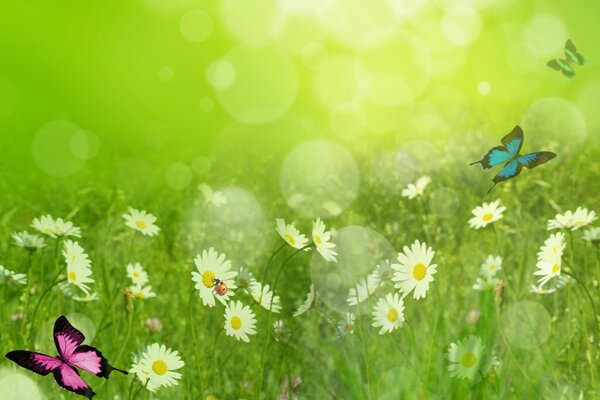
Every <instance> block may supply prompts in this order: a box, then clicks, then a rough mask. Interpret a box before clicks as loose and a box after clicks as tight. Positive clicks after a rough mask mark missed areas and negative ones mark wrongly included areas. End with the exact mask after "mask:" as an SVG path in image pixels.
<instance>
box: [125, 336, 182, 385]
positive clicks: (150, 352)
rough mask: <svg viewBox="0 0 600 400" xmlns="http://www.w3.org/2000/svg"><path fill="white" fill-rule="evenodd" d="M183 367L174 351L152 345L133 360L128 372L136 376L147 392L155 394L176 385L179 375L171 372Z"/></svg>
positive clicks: (155, 344) (162, 346) (163, 346)
mask: <svg viewBox="0 0 600 400" xmlns="http://www.w3.org/2000/svg"><path fill="white" fill-rule="evenodd" d="M184 365H185V363H184V362H183V361H182V360H181V357H179V354H178V353H177V352H176V351H172V350H171V349H168V348H167V347H166V346H165V345H160V344H158V343H154V344H151V345H150V346H148V347H147V348H146V350H145V351H144V353H142V355H141V357H139V358H138V359H137V360H135V362H134V364H133V365H132V366H131V369H130V370H129V372H131V373H134V374H136V376H137V377H138V379H139V380H140V382H141V383H142V384H143V385H146V388H147V389H148V390H149V391H151V392H155V391H156V390H157V389H159V388H160V387H162V386H172V385H176V384H177V381H178V380H179V379H180V378H181V374H180V373H179V372H173V371H176V370H178V369H180V368H183V366H184Z"/></svg>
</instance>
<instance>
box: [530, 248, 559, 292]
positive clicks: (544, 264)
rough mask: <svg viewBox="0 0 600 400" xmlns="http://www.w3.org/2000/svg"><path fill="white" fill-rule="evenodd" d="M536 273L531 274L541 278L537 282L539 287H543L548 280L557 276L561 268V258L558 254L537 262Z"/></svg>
mask: <svg viewBox="0 0 600 400" xmlns="http://www.w3.org/2000/svg"><path fill="white" fill-rule="evenodd" d="M536 267H537V271H535V272H534V273H533V274H534V275H538V276H541V278H540V279H539V280H538V282H539V284H540V286H543V285H545V284H546V283H547V282H548V281H549V280H550V279H552V278H554V277H556V276H559V275H560V272H561V267H562V257H561V256H560V255H558V254H555V255H552V256H549V257H547V258H542V259H540V260H538V262H537V264H536Z"/></svg>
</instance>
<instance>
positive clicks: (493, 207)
mask: <svg viewBox="0 0 600 400" xmlns="http://www.w3.org/2000/svg"><path fill="white" fill-rule="evenodd" d="M505 210H506V207H503V206H500V200H496V201H493V202H491V203H483V204H482V205H480V206H477V207H475V208H474V209H473V210H472V211H471V212H472V213H473V215H474V217H473V218H471V219H470V220H469V225H470V226H471V228H475V229H479V228H485V227H486V226H488V224H491V223H492V222H495V221H498V220H499V219H501V218H502V213H503V212H504V211H505Z"/></svg>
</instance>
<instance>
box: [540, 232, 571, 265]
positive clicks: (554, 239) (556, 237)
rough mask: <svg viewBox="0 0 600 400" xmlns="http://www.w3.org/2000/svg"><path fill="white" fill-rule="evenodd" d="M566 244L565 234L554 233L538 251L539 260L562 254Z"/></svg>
mask: <svg viewBox="0 0 600 400" xmlns="http://www.w3.org/2000/svg"><path fill="white" fill-rule="evenodd" d="M566 246H567V242H566V241H565V234H564V233H561V232H559V233H553V234H552V235H550V237H549V238H548V239H546V240H545V241H544V244H543V245H542V246H541V247H540V250H539V251H538V253H537V257H538V260H542V259H546V258H550V257H553V256H555V255H557V254H559V255H561V256H562V254H563V252H564V250H565V247H566Z"/></svg>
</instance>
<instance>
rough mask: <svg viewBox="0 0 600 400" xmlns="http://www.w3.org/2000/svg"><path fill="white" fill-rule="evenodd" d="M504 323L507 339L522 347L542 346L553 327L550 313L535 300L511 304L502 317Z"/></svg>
mask: <svg viewBox="0 0 600 400" xmlns="http://www.w3.org/2000/svg"><path fill="white" fill-rule="evenodd" d="M502 324H503V327H502V329H503V330H504V334H505V335H506V339H507V340H508V341H509V342H510V343H511V345H513V346H516V347H519V348H522V349H534V348H537V347H540V346H542V345H543V344H544V342H546V340H547V339H548V337H550V333H551V329H552V326H551V325H552V320H551V317H550V314H549V313H548V311H546V309H545V308H544V306H542V305H541V304H539V303H536V302H534V301H521V302H519V303H517V304H514V305H513V306H511V307H510V308H509V309H508V310H506V313H505V314H504V316H503V317H502Z"/></svg>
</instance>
